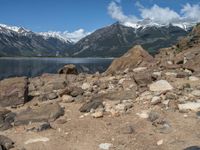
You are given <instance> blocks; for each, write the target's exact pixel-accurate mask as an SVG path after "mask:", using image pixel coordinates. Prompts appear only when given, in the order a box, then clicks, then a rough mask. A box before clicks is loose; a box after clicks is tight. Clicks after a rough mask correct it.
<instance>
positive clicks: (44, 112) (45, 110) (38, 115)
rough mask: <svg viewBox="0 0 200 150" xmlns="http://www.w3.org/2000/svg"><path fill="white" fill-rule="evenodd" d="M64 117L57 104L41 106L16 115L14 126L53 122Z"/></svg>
mask: <svg viewBox="0 0 200 150" xmlns="http://www.w3.org/2000/svg"><path fill="white" fill-rule="evenodd" d="M62 115H64V110H63V108H61V106H60V105H59V104H58V103H53V104H51V103H49V104H42V105H41V106H39V107H36V108H27V109H26V110H23V111H21V112H19V113H18V114H17V116H16V117H15V121H14V124H15V125H22V124H29V123H30V122H48V121H54V120H56V119H57V118H59V117H60V116H62Z"/></svg>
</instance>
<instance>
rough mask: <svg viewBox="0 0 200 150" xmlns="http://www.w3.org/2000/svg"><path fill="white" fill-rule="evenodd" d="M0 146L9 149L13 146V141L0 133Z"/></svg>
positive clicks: (5, 149)
mask: <svg viewBox="0 0 200 150" xmlns="http://www.w3.org/2000/svg"><path fill="white" fill-rule="evenodd" d="M0 146H1V148H2V149H3V150H9V149H11V148H13V147H14V142H13V141H12V140H11V139H9V138H8V137H6V136H3V135H0Z"/></svg>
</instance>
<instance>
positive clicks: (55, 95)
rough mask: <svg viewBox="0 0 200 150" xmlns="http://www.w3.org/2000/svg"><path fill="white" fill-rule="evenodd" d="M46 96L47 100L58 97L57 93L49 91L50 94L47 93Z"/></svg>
mask: <svg viewBox="0 0 200 150" xmlns="http://www.w3.org/2000/svg"><path fill="white" fill-rule="evenodd" d="M47 98H48V99H49V100H53V99H56V98H58V95H57V94H56V93H50V94H48V95H47Z"/></svg>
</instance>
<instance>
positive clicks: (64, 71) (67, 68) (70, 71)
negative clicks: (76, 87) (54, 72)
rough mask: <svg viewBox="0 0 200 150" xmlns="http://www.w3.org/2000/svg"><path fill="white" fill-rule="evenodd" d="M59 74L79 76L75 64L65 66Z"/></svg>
mask: <svg viewBox="0 0 200 150" xmlns="http://www.w3.org/2000/svg"><path fill="white" fill-rule="evenodd" d="M58 73H59V74H75V75H77V74H78V71H77V69H76V66H75V65H73V64H69V65H65V66H64V67H63V68H61V69H59V70H58Z"/></svg>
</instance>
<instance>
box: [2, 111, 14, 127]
mask: <svg viewBox="0 0 200 150" xmlns="http://www.w3.org/2000/svg"><path fill="white" fill-rule="evenodd" d="M14 117H15V114H14V113H12V112H11V111H9V110H7V109H5V108H2V107H0V131H4V130H7V129H9V128H11V127H12V125H11V124H12V122H13V121H14Z"/></svg>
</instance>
